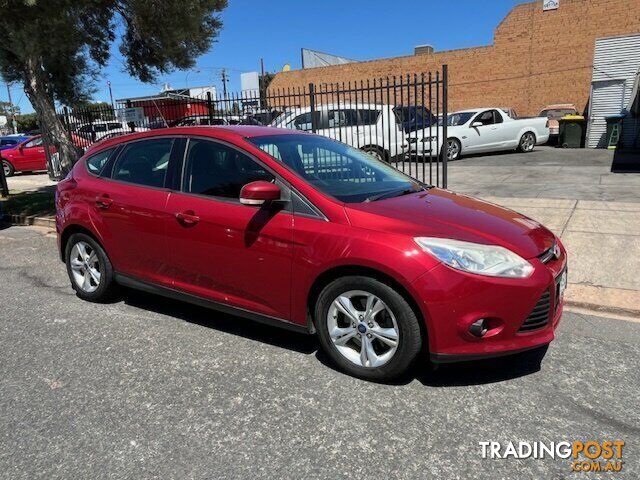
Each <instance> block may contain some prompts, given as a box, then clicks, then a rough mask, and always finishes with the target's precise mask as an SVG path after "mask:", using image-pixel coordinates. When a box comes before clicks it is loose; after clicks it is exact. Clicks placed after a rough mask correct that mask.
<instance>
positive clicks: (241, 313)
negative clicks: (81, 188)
mask: <svg viewBox="0 0 640 480" xmlns="http://www.w3.org/2000/svg"><path fill="white" fill-rule="evenodd" d="M115 280H116V282H118V283H119V284H120V285H123V286H125V287H129V288H134V289H136V290H142V291H144V292H148V293H153V294H155V295H161V296H163V297H168V298H172V299H174V300H180V301H183V302H188V303H192V304H194V305H198V306H200V307H205V308H210V309H212V310H216V311H218V312H222V313H228V314H230V315H236V316H238V317H243V318H247V319H249V320H253V321H255V322H259V323H263V324H266V325H270V326H273V327H278V328H284V329H286V330H291V331H293V332H296V333H304V334H307V335H310V334H311V333H312V332H310V331H309V327H308V326H304V325H297V324H295V323H291V322H289V321H287V320H284V319H282V318H277V317H271V316H269V315H263V314H261V313H256V312H252V311H250V310H245V309H243V308H238V307H232V306H230V305H225V304H223V303H220V302H215V301H213V300H208V299H206V298H202V297H198V296H196V295H192V294H190V293H184V292H181V291H179V290H175V289H173V288H169V287H163V286H160V285H156V284H153V283H149V282H145V281H143V280H138V279H137V278H133V277H130V276H128V275H123V274H121V273H116V274H115Z"/></svg>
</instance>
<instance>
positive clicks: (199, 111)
mask: <svg viewBox="0 0 640 480" xmlns="http://www.w3.org/2000/svg"><path fill="white" fill-rule="evenodd" d="M59 115H60V118H61V120H62V122H63V124H64V125H65V128H66V129H67V131H68V133H69V135H70V136H71V138H72V140H73V142H74V144H75V145H76V146H77V147H78V149H82V150H86V148H88V147H89V146H90V145H92V144H93V143H95V142H98V141H100V140H103V139H106V138H112V137H115V136H119V135H124V134H127V133H131V132H137V131H145V130H151V129H158V128H165V127H174V126H190V125H234V124H237V125H271V126H275V127H281V128H289V129H297V130H302V131H308V132H312V133H316V134H319V135H324V136H326V137H329V138H332V139H335V140H338V141H341V142H343V143H346V144H348V145H351V146H352V147H355V148H359V149H362V150H364V151H366V152H368V153H369V154H371V155H373V156H375V157H377V158H379V159H381V160H383V161H386V162H389V163H391V164H392V165H394V166H395V167H396V168H398V169H399V170H401V171H403V172H405V173H407V174H409V175H411V176H413V177H414V178H416V179H418V180H420V181H422V182H425V183H429V184H432V185H437V186H441V187H444V188H446V187H447V163H446V155H440V154H439V153H440V152H439V149H440V146H441V145H442V144H443V143H444V142H443V140H444V139H446V137H447V125H446V121H445V122H443V121H442V119H446V117H447V66H446V65H444V66H443V68H442V71H438V72H435V73H431V72H427V73H423V74H414V75H407V76H400V77H386V78H378V79H373V80H366V81H354V82H341V83H333V84H314V83H310V84H308V85H306V86H304V87H296V88H287V89H279V90H278V89H272V88H266V89H261V90H256V91H254V92H247V91H243V92H241V93H236V92H225V93H221V94H212V93H210V92H209V93H205V94H203V95H201V96H199V97H189V96H185V95H182V94H180V92H166V93H164V94H161V95H157V96H152V97H141V98H132V99H129V100H127V101H122V102H116V103H115V104H114V105H113V106H111V105H101V106H98V107H92V108H84V109H83V108H76V109H73V110H72V109H68V108H64V109H62V110H61V111H60V112H59ZM45 133H46V132H45ZM45 138H46V141H47V142H52V139H51V136H50V135H46V134H45ZM425 138H426V139H427V141H426V142H425V141H423V139H425ZM430 145H435V146H436V147H435V148H433V147H431V148H428V146H430ZM45 150H46V151H47V152H55V148H54V147H50V148H46V149H45ZM49 157H50V158H49V173H50V175H51V176H52V177H53V178H59V177H60V176H61V175H62V172H61V169H60V168H59V158H58V156H57V154H55V153H53V154H51V155H49Z"/></svg>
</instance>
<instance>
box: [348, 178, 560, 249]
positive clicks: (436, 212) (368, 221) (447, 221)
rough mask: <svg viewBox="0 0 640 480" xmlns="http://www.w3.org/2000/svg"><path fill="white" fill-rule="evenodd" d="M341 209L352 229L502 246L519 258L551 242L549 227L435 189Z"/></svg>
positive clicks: (510, 212)
mask: <svg viewBox="0 0 640 480" xmlns="http://www.w3.org/2000/svg"><path fill="white" fill-rule="evenodd" d="M345 208H346V213H347V215H348V217H349V221H350V222H351V224H352V225H353V226H355V227H360V228H366V229H372V230H377V231H386V232H390V233H398V234H405V235H411V236H414V237H419V236H421V237H429V236H431V237H441V238H451V239H455V240H463V241H467V242H475V243H482V244H488V245H500V246H502V247H505V248H508V249H509V250H511V251H513V252H515V253H517V254H518V255H520V256H521V257H523V258H533V257H536V256H538V255H540V254H541V253H542V252H544V251H545V250H547V249H548V248H550V247H551V246H552V245H553V243H554V241H555V236H554V235H553V233H551V232H550V231H549V230H548V229H547V228H545V227H544V226H542V225H541V224H540V223H538V222H536V221H535V220H532V219H530V218H528V217H525V216H524V215H521V214H519V213H517V212H514V211H513V210H509V209H507V208H503V207H500V206H498V205H494V204H492V203H489V202H485V201H482V200H478V199H474V198H471V197H468V196H466V195H460V194H456V193H453V192H450V191H448V190H442V189H438V188H432V189H429V190H427V191H424V192H419V193H414V194H410V195H404V196H401V197H395V198H389V199H385V200H378V201H375V202H368V203H358V204H347V206H346V207H345Z"/></svg>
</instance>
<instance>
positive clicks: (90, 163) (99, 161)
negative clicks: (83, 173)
mask: <svg viewBox="0 0 640 480" xmlns="http://www.w3.org/2000/svg"><path fill="white" fill-rule="evenodd" d="M114 150H115V148H108V149H107V150H103V151H101V152H98V153H96V154H95V155H91V156H90V157H89V158H87V170H89V172H90V173H93V174H94V175H100V172H102V169H103V168H104V166H105V164H106V163H107V160H109V157H110V156H111V154H112V153H113V151H114Z"/></svg>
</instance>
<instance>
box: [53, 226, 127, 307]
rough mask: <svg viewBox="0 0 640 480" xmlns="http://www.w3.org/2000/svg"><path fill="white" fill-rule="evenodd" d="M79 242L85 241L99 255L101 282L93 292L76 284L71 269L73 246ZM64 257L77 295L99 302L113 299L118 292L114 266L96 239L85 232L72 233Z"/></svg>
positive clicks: (72, 286)
mask: <svg viewBox="0 0 640 480" xmlns="http://www.w3.org/2000/svg"><path fill="white" fill-rule="evenodd" d="M78 242H84V243H85V244H88V245H89V246H90V247H91V249H92V250H93V251H94V252H95V254H96V256H97V257H98V262H99V271H100V282H99V284H98V287H97V289H95V291H92V292H86V291H84V290H83V289H82V288H80V287H79V286H78V285H77V284H76V281H75V280H74V276H73V272H72V269H71V252H72V250H73V247H74V246H75V245H76V244H77V243H78ZM64 259H65V263H66V265H67V274H68V275H69V280H70V281H71V288H73V289H74V290H75V292H76V295H77V296H78V297H79V298H81V299H83V300H87V301H89V302H97V303H103V302H107V301H109V300H111V299H113V297H114V296H115V294H116V292H117V285H116V282H115V279H114V272H113V266H112V265H111V261H110V260H109V257H108V256H107V254H106V252H105V251H104V249H103V248H102V246H101V245H100V244H99V243H98V242H97V241H96V240H94V239H93V238H92V237H90V236H89V235H86V234H84V233H74V234H73V235H71V237H69V240H68V241H67V245H66V247H65V252H64Z"/></svg>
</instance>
